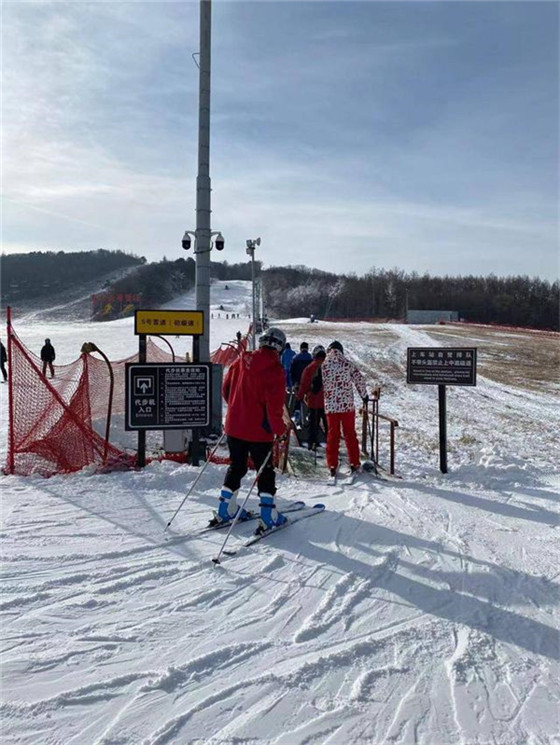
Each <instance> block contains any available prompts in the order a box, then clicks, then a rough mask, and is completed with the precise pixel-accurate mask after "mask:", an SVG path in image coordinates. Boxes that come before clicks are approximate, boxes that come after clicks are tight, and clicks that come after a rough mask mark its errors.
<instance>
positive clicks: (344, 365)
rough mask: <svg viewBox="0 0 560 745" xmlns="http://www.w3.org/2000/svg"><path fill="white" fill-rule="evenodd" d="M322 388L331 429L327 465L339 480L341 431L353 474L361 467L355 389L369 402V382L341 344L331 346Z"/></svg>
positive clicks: (325, 362) (324, 368)
mask: <svg viewBox="0 0 560 745" xmlns="http://www.w3.org/2000/svg"><path fill="white" fill-rule="evenodd" d="M321 372H322V377H323V389H324V392H325V412H326V415H327V422H328V426H329V430H328V436H327V466H328V468H329V470H330V475H331V479H332V480H333V481H334V480H335V479H336V472H337V470H338V448H339V445H340V429H341V427H342V432H343V434H344V441H345V443H346V450H347V451H348V461H349V463H350V469H351V471H352V473H356V471H358V470H359V468H360V446H359V444H358V437H357V435H356V423H355V419H356V411H355V408H354V388H356V390H357V391H358V394H359V395H360V397H361V398H362V399H363V400H366V399H367V389H366V381H365V378H364V376H363V375H362V373H361V372H360V371H359V370H358V368H357V367H356V365H355V364H354V363H353V362H351V361H350V360H349V359H347V358H346V357H345V356H344V349H343V347H342V344H341V343H340V342H339V341H333V342H331V343H330V344H329V347H328V350H327V357H326V359H325V361H324V362H323V365H322V368H321Z"/></svg>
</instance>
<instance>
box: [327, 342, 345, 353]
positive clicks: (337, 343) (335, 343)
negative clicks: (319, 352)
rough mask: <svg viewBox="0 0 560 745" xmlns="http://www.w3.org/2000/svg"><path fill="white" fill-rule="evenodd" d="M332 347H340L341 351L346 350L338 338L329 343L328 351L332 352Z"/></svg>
mask: <svg viewBox="0 0 560 745" xmlns="http://www.w3.org/2000/svg"><path fill="white" fill-rule="evenodd" d="M331 349H338V351H339V352H344V348H343V346H342V344H341V343H340V342H339V341H336V340H335V341H331V343H330V344H329V350H328V351H329V352H330V351H331Z"/></svg>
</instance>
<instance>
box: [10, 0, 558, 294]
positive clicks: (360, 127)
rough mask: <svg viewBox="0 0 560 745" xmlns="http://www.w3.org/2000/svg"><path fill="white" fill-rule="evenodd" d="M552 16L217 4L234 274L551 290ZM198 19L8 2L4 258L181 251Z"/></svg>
mask: <svg viewBox="0 0 560 745" xmlns="http://www.w3.org/2000/svg"><path fill="white" fill-rule="evenodd" d="M558 16H559V6H558V4H557V3H555V2H539V1H538V0H531V1H530V2H522V1H508V0H502V1H499V2H483V1H477V0H472V1H468V2H461V1H456V2H452V1H449V2H447V1H443V0H441V1H439V2H422V1H418V0H416V1H414V2H397V1H393V2H376V1H369V2H365V1H364V2H334V1H328V2H326V1H325V2H321V1H315V2H305V3H302V2H236V1H229V2H224V1H222V2H218V0H214V3H213V13H212V31H213V35H212V129H211V156H210V162H211V176H212V188H213V192H212V209H213V216H212V228H213V229H214V230H221V231H222V232H223V234H224V236H225V238H226V250H225V251H224V252H223V253H221V254H217V253H216V254H214V255H213V258H214V259H215V260H223V259H227V260H228V261H229V262H237V261H244V260H245V259H246V258H247V257H246V254H245V240H246V239H247V238H256V237H257V236H260V237H261V238H262V245H261V247H260V248H259V249H257V256H258V257H259V258H261V260H262V261H263V262H264V263H265V265H266V266H270V265H285V264H306V265H308V266H314V267H318V268H321V269H325V270H332V271H335V272H348V271H355V272H356V273H358V274H362V273H364V272H366V271H368V270H369V269H371V268H372V267H373V266H376V267H385V268H392V267H395V266H396V267H399V268H401V269H403V270H405V271H407V272H410V271H417V272H420V273H422V272H425V271H427V272H430V273H431V274H439V275H441V274H489V273H492V272H493V273H495V274H498V275H509V274H529V275H538V276H540V277H543V278H546V279H551V280H552V279H556V278H557V276H558V269H559V255H558V251H559V246H558V196H559V194H558V155H559V153H558V149H559V148H558V131H559V121H558V84H559V74H558V41H559V39H558V33H559V32H558V20H559V19H558ZM198 33H199V5H198V3H196V2H195V3H184V2H158V3H155V2H154V3H142V2H122V3H112V2H92V3H87V2H69V3H66V2H52V3H51V2H37V3H32V2H4V3H3V19H2V43H3V61H2V71H3V91H2V130H3V150H2V193H3V203H2V243H3V250H4V251H5V252H20V251H31V250H62V251H70V250H90V249H95V248H107V249H122V250H125V251H130V252H133V253H137V254H140V255H144V256H146V258H147V259H148V260H150V261H156V260H159V259H161V258H162V257H163V256H164V255H165V256H167V258H168V259H174V258H179V257H181V256H185V253H184V252H183V251H182V250H181V248H180V241H181V237H182V234H183V232H184V230H185V229H187V228H189V229H194V227H195V224H196V216H195V179H196V168H197V162H196V159H197V138H198V132H197V126H198V125H197V122H198V70H197V68H196V65H195V64H194V62H193V60H192V57H191V55H192V53H193V52H196V51H197V50H198Z"/></svg>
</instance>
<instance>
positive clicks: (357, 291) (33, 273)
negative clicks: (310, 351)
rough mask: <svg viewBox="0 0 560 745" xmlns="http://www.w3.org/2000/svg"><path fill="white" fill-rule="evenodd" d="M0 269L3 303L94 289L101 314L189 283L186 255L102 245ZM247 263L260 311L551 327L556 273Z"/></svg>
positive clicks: (233, 270)
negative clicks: (442, 315)
mask: <svg viewBox="0 0 560 745" xmlns="http://www.w3.org/2000/svg"><path fill="white" fill-rule="evenodd" d="M0 269H1V277H2V304H3V305H10V304H11V305H14V306H15V307H16V308H18V307H27V308H29V307H33V306H35V307H43V308H46V307H49V305H53V304H54V303H55V302H59V303H60V302H63V300H64V299H66V302H70V301H71V300H73V299H74V298H76V297H80V295H81V296H83V297H84V298H86V297H87V294H88V293H90V294H93V293H99V291H100V290H101V289H103V294H102V295H100V296H99V299H100V302H101V306H100V307H103V303H104V302H105V301H104V296H105V295H106V296H107V298H109V299H112V312H110V313H104V314H103V316H101V315H99V314H98V315H96V317H103V318H104V319H106V320H110V319H111V318H114V317H117V316H119V315H128V314H130V313H131V312H133V309H134V307H135V305H137V304H138V303H140V304H141V305H144V306H145V307H147V306H152V307H153V306H157V305H159V304H163V303H165V302H168V301H170V300H172V299H173V298H174V297H177V296H178V295H181V294H183V293H184V292H186V291H188V290H190V289H191V288H192V287H193V286H194V283H195V261H194V259H192V258H191V257H188V258H186V259H184V258H180V259H176V260H174V261H168V260H167V259H166V258H164V259H163V260H162V261H159V262H153V263H150V264H146V262H145V259H144V258H142V257H138V256H132V255H130V254H125V253H124V252H122V251H105V250H103V249H99V250H97V251H88V252H81V253H63V252H58V253H53V252H48V253H30V254H16V255H8V256H2V257H1V265H0ZM255 269H256V276H257V277H258V278H260V280H261V281H262V286H263V292H264V298H265V303H266V309H267V314H268V316H269V317H276V318H289V317H301V316H307V317H309V316H310V315H314V316H315V317H316V318H317V319H322V318H332V319H342V318H347V319H373V318H375V319H384V320H404V319H405V316H406V309H407V307H408V308H409V309H414V310H451V311H457V312H458V314H459V317H460V318H462V319H464V320H466V321H471V322H476V323H499V324H505V325H513V326H528V327H532V328H541V329H552V330H555V331H558V330H560V329H559V303H560V292H559V290H560V287H559V283H558V281H556V282H554V283H551V282H548V281H546V280H542V279H539V278H537V277H528V276H517V277H496V276H494V275H490V276H487V277H481V276H472V275H471V276H466V277H449V276H445V277H432V276H430V275H428V274H423V275H419V274H417V273H415V272H412V273H410V274H407V273H405V272H403V271H402V270H398V269H392V270H385V269H371V270H370V271H369V272H367V273H366V274H364V275H362V276H360V277H358V276H357V275H355V274H343V275H339V274H333V273H331V272H325V271H321V270H319V269H310V268H308V267H305V266H287V267H271V268H269V269H262V266H261V263H260V262H258V261H257V262H255ZM211 276H212V277H213V278H214V279H221V280H234V279H241V280H250V279H251V262H245V263H239V264H229V263H228V262H227V261H224V262H212V263H211ZM115 298H118V299H119V301H118V302H117V303H115V302H114V299H115ZM128 299H133V300H134V304H133V303H132V302H131V303H128ZM127 303H128V304H127ZM109 305H110V303H107V307H108V306H109ZM125 306H126V307H125ZM76 310H78V309H76ZM81 312H82V313H83V315H84V317H90V316H91V313H92V306H91V303H90V302H89V301H87V302H86V301H85V300H84V303H83V307H82V310H81Z"/></svg>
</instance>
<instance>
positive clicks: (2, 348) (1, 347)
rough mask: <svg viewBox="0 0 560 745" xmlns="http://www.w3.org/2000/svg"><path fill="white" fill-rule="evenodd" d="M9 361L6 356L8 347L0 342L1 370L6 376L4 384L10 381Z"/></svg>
mask: <svg viewBox="0 0 560 745" xmlns="http://www.w3.org/2000/svg"><path fill="white" fill-rule="evenodd" d="M7 361H8V355H7V354H6V347H5V346H4V345H3V344H2V342H1V341H0V369H1V370H2V375H3V376H4V383H5V382H6V381H7V380H8V373H7V372H6V362H7Z"/></svg>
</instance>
